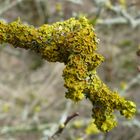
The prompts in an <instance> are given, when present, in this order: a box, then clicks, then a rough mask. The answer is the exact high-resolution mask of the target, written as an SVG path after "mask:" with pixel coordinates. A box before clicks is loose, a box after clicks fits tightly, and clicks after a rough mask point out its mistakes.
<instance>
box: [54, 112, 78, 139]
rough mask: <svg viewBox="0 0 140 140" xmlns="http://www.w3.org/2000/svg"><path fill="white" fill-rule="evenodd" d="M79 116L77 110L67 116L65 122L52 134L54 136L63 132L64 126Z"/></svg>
mask: <svg viewBox="0 0 140 140" xmlns="http://www.w3.org/2000/svg"><path fill="white" fill-rule="evenodd" d="M77 116H79V113H78V112H76V113H74V114H72V115H70V116H68V117H67V119H66V120H65V122H64V123H63V124H61V125H60V126H59V128H58V130H57V131H56V132H55V133H54V134H53V135H52V138H53V137H54V136H56V135H59V134H61V133H62V132H63V130H64V128H65V127H66V125H67V124H68V123H69V122H70V121H71V120H72V119H73V118H75V117H77Z"/></svg>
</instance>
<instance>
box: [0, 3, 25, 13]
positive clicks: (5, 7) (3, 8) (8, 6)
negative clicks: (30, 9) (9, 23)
mask: <svg viewBox="0 0 140 140" xmlns="http://www.w3.org/2000/svg"><path fill="white" fill-rule="evenodd" d="M22 1H23V0H15V1H14V2H12V3H9V4H6V6H4V7H2V8H1V9H0V15H1V14H3V13H4V12H6V11H8V10H9V9H11V8H12V7H14V6H16V5H17V4H19V3H21V2H22Z"/></svg>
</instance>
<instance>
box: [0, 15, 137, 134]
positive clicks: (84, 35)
mask: <svg viewBox="0 0 140 140" xmlns="http://www.w3.org/2000/svg"><path fill="white" fill-rule="evenodd" d="M0 43H10V44H12V45H13V46H14V47H19V48H24V49H30V50H34V51H35V52H37V53H39V54H40V55H41V56H42V58H44V59H46V60H47V61H50V62H63V63H64V64H65V65H66V67H65V68H64V70H63V77H64V80H65V83H64V86H65V87H66V88H67V92H66V95H65V96H66V98H70V99H72V100H73V101H76V102H77V101H80V100H82V99H83V98H87V99H89V101H90V102H91V103H92V105H93V109H92V112H93V113H92V117H93V118H94V120H95V122H94V123H95V124H96V125H97V127H98V129H100V130H101V131H103V132H107V131H109V130H111V129H112V128H113V127H115V126H116V124H117V122H116V119H115V116H114V114H113V113H114V110H119V111H120V113H121V115H123V116H125V117H126V118H132V116H133V115H134V114H135V112H136V105H135V104H134V103H133V102H131V101H127V100H126V99H124V98H123V97H120V96H119V94H118V93H117V92H114V91H111V90H110V88H109V87H108V86H107V85H105V84H104V83H103V81H102V80H101V79H100V78H99V77H98V75H97V73H96V68H97V66H99V65H100V63H101V62H103V60H104V57H103V56H102V55H100V54H98V53H97V52H96V49H97V44H98V43H97V38H96V35H95V33H94V29H93V27H92V25H90V24H89V22H88V20H87V19H86V18H85V17H82V18H79V19H75V18H71V19H69V20H66V21H64V22H56V23H54V24H52V25H48V24H45V25H42V26H41V27H39V28H35V27H33V26H29V25H25V24H23V23H22V22H21V21H20V20H17V21H15V22H12V23H5V22H0Z"/></svg>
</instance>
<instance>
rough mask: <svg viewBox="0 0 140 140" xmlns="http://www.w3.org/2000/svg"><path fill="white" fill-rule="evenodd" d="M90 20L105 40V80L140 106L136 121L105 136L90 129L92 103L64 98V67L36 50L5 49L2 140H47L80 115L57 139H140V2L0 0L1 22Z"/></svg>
mask: <svg viewBox="0 0 140 140" xmlns="http://www.w3.org/2000/svg"><path fill="white" fill-rule="evenodd" d="M81 15H83V16H86V17H87V18H88V19H89V20H90V22H91V24H93V26H94V28H95V32H96V34H97V36H98V38H99V39H100V42H99V52H100V53H101V54H102V55H103V56H104V57H105V62H104V63H103V64H101V66H99V68H98V73H99V75H100V77H101V79H102V80H103V81H104V82H105V83H106V84H107V85H109V86H110V87H111V89H112V90H117V91H119V93H120V94H121V95H122V96H124V97H125V98H127V99H130V100H132V101H134V102H135V103H136V105H137V113H136V116H135V118H134V119H132V120H130V121H128V120H126V119H124V118H123V117H121V116H120V114H118V113H116V115H117V116H118V121H119V123H118V126H117V127H116V128H114V129H113V130H112V131H110V132H108V133H106V134H103V133H101V132H99V131H98V130H97V129H96V128H95V129H94V131H93V132H92V133H91V132H90V130H89V128H88V127H87V126H88V123H89V122H90V118H91V114H92V112H91V109H92V107H91V105H90V103H89V102H88V101H86V100H84V101H82V102H80V103H73V102H71V101H69V100H67V99H65V94H64V93H65V91H66V89H65V88H64V87H63V83H64V81H63V78H62V70H63V68H64V64H60V63H49V62H47V61H44V60H42V59H41V57H40V56H38V55H37V54H35V53H34V52H30V51H27V50H22V49H18V48H17V49H15V48H13V47H12V46H10V45H9V44H2V45H0V140H48V139H49V137H50V136H51V135H52V134H54V133H55V132H56V130H57V128H58V126H59V124H61V123H62V122H64V121H65V119H66V118H67V116H69V115H71V114H72V113H74V112H79V114H80V115H79V116H78V117H75V118H74V119H73V120H72V121H71V122H70V123H69V124H68V126H67V127H66V128H65V130H64V131H63V132H62V134H60V136H57V137H55V138H54V139H56V140H93V139H94V140H140V134H139V132H140V1H139V0H0V20H5V21H7V22H11V21H14V20H16V19H17V18H18V17H20V18H21V20H22V21H23V22H24V23H28V24H30V25H34V26H36V27H38V26H40V25H42V24H44V23H47V24H51V23H53V22H56V21H63V20H66V19H69V18H70V17H79V16H81Z"/></svg>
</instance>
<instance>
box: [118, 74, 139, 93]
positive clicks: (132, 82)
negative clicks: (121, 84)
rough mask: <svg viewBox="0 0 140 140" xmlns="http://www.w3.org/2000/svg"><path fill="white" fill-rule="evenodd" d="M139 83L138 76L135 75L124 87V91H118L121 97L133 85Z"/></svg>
mask: <svg viewBox="0 0 140 140" xmlns="http://www.w3.org/2000/svg"><path fill="white" fill-rule="evenodd" d="M139 81H140V74H138V75H136V77H134V78H133V79H132V80H131V81H130V82H129V83H128V84H127V86H126V87H125V89H124V90H122V91H120V94H121V95H124V94H125V93H126V91H128V90H129V89H130V88H131V87H132V86H133V85H134V84H136V83H138V82H139Z"/></svg>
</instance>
